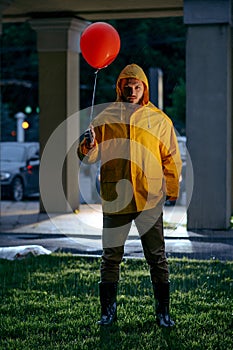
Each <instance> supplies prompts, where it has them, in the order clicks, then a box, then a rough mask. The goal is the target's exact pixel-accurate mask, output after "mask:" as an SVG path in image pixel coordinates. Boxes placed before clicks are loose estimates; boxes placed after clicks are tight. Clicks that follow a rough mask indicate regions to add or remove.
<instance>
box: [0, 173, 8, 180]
mask: <svg viewBox="0 0 233 350" xmlns="http://www.w3.org/2000/svg"><path fill="white" fill-rule="evenodd" d="M10 177H11V174H10V173H7V172H4V173H1V175H0V179H1V181H4V180H8V179H9V178H10Z"/></svg>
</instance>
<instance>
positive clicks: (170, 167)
mask: <svg viewBox="0 0 233 350" xmlns="http://www.w3.org/2000/svg"><path fill="white" fill-rule="evenodd" d="M160 147H161V158H162V167H163V174H164V178H165V183H166V195H167V196H169V197H173V198H174V199H176V198H178V196H179V180H180V175H181V169H182V161H181V157H180V150H179V146H178V142H177V137H176V134H175V131H174V128H173V124H172V122H168V121H166V122H165V123H164V128H163V133H162V136H161V146H160Z"/></svg>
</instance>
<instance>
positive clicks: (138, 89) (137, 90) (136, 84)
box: [120, 78, 144, 104]
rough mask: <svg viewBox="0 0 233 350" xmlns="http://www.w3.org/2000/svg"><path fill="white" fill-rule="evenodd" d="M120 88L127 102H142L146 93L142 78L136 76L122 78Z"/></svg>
mask: <svg viewBox="0 0 233 350" xmlns="http://www.w3.org/2000/svg"><path fill="white" fill-rule="evenodd" d="M120 88H121V92H122V95H123V99H124V101H125V102H129V103H133V104H140V102H141V100H142V97H143V93H144V85H143V82H142V81H141V80H138V79H135V78H128V79H122V80H121V82H120Z"/></svg>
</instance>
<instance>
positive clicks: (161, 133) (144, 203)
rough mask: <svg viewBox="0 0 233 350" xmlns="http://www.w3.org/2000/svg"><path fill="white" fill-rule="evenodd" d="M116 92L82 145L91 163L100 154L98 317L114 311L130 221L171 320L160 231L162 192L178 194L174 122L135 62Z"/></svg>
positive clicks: (164, 316) (159, 308)
mask: <svg viewBox="0 0 233 350" xmlns="http://www.w3.org/2000/svg"><path fill="white" fill-rule="evenodd" d="M116 92H117V100H116V102H114V103H111V104H110V105H109V106H108V107H106V109H105V110H104V111H103V112H101V113H100V114H99V115H98V116H97V117H96V118H95V119H94V120H93V122H92V125H90V128H89V129H88V130H87V131H86V132H85V134H84V137H83V138H82V140H81V141H80V144H79V147H78V155H79V158H80V159H81V160H82V161H84V162H87V163H93V162H96V161H97V160H101V176H100V179H101V199H102V206H103V254H102V262H101V269H100V272H101V281H100V283H99V291H100V303H101V319H100V321H98V323H99V324H100V325H109V324H112V323H113V321H114V320H116V317H117V303H116V298H117V285H118V281H119V270H120V269H119V267H120V263H121V261H122V258H123V254H124V244H125V241H126V239H127V235H128V233H129V230H130V227H131V224H132V221H134V222H135V225H136V227H137V229H138V232H139V235H140V238H141V242H142V247H143V250H144V255H145V258H146V261H147V263H148V265H149V267H150V274H151V281H152V285H153V291H154V297H155V301H156V316H157V322H158V324H159V325H160V326H164V327H171V326H173V325H174V321H173V320H172V319H171V318H170V314H169V271H168V263H167V259H166V254H165V243H164V234H163V212H162V211H163V205H164V201H165V199H166V198H167V199H169V200H173V201H175V200H176V199H177V197H178V195H179V177H180V172H181V166H182V164H181V159H180V153H179V148H178V143H177V139H176V135H175V132H174V128H173V124H172V122H171V120H170V119H169V117H168V116H167V115H166V114H164V113H163V112H162V111H161V110H159V109H158V108H157V107H155V106H154V105H153V104H152V103H151V102H150V101H149V86H148V80H147V77H146V75H145V73H144V71H143V70H142V69H141V67H139V66H138V65H136V64H130V65H128V66H126V67H125V68H124V69H123V70H122V72H121V73H120V75H119V77H118V80H117V84H116Z"/></svg>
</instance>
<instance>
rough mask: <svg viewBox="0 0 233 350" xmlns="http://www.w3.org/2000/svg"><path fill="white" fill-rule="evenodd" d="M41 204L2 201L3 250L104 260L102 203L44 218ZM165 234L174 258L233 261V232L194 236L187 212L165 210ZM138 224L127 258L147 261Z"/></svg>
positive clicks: (0, 237)
mask: <svg viewBox="0 0 233 350" xmlns="http://www.w3.org/2000/svg"><path fill="white" fill-rule="evenodd" d="M39 209H40V208H39V201H38V199H37V198H36V199H28V200H25V201H22V202H13V201H4V200H3V201H2V202H1V225H0V247H1V248H4V247H20V246H30V245H39V246H42V247H43V248H46V249H48V250H50V251H52V252H58V251H60V252H69V253H72V254H79V255H97V256H99V255H101V253H102V239H101V234H102V210H101V205H100V204H82V205H81V206H80V207H79V208H78V209H77V210H76V211H75V212H73V213H65V214H55V213H52V214H50V213H40V210H39ZM164 226H165V229H164V235H165V244H166V252H167V256H168V257H179V258H180V257H187V258H192V259H218V260H233V230H227V231H221V230H218V231H211V230H202V231H199V232H190V231H187V229H186V208H185V207H183V206H178V205H176V206H175V207H164ZM143 256H144V255H143V250H142V246H141V241H140V237H139V235H138V232H137V229H136V227H135V225H134V224H133V225H132V227H131V230H130V233H129V235H128V239H127V241H126V244H125V257H138V258H141V257H143Z"/></svg>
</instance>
